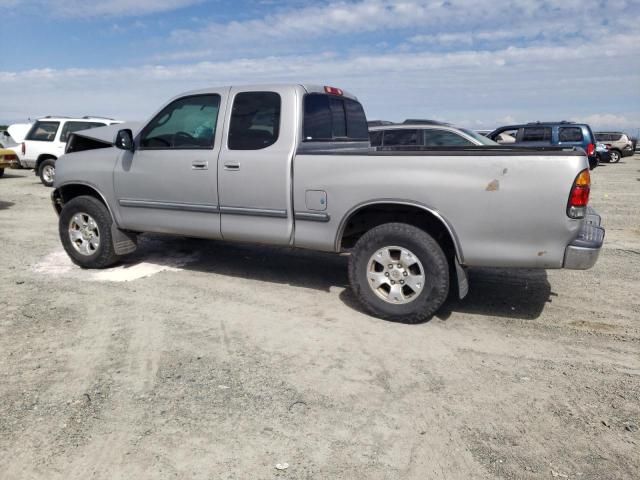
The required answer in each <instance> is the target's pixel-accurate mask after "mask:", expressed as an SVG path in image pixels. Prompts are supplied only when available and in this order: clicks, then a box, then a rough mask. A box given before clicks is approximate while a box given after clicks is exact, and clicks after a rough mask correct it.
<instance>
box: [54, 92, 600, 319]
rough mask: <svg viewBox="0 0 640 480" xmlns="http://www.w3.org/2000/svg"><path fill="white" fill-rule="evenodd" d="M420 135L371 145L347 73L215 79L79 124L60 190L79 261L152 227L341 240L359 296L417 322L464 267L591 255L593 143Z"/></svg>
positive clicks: (99, 257) (113, 258)
mask: <svg viewBox="0 0 640 480" xmlns="http://www.w3.org/2000/svg"><path fill="white" fill-rule="evenodd" d="M415 149H416V150H398V151H389V152H387V151H376V150H374V149H372V148H371V147H370V144H369V139H368V130H367V121H366V117H365V114H364V110H363V108H362V106H361V104H360V103H359V102H358V101H357V98H356V97H354V96H352V95H350V94H349V93H347V92H345V91H343V90H341V89H338V88H334V87H315V86H304V85H261V86H243V87H224V88H210V89H206V90H198V91H194V92H188V93H185V94H182V95H179V96H178V97H175V98H174V99H172V100H171V101H169V102H168V103H167V104H165V105H164V106H163V107H162V108H161V109H160V110H159V111H158V113H156V114H155V115H154V116H153V117H152V118H151V119H150V120H149V121H148V122H146V124H145V125H144V126H143V127H142V128H139V127H131V126H129V125H126V124H125V125H114V126H110V127H102V128H96V129H94V130H85V131H83V132H76V133H75V134H73V136H72V138H71V140H70V141H69V145H68V147H67V153H66V154H65V155H63V156H62V157H61V158H60V159H59V160H58V165H57V170H58V172H57V174H56V179H55V190H54V191H53V194H52V201H53V205H54V208H55V209H56V211H57V212H58V214H59V229H58V230H59V234H60V240H61V242H62V245H63V247H64V249H65V251H66V252H67V254H68V255H69V257H70V258H71V260H72V261H73V262H75V263H76V264H78V265H80V266H82V267H85V268H103V267H108V266H110V265H113V264H114V263H116V262H117V261H118V259H119V258H120V257H121V255H125V254H127V253H130V252H132V251H133V250H135V249H136V245H137V243H136V242H137V236H138V235H139V234H140V233H142V232H159V233H165V234H175V235H185V236H190V237H202V238H210V239H224V240H226V241H236V242H255V243H262V244H270V245H284V246H289V247H299V248H307V249H312V250H319V251H325V252H334V253H342V252H344V253H349V254H350V257H349V280H350V284H351V287H352V289H353V292H354V294H355V297H356V298H357V299H358V300H359V302H360V303H361V304H362V305H363V306H364V308H366V309H367V311H369V312H371V313H372V314H374V315H377V316H379V317H381V318H386V319H390V320H394V321H402V322H407V323H415V322H419V321H422V320H424V319H426V318H428V317H430V316H431V315H433V313H434V312H436V311H437V310H438V309H439V308H440V307H441V305H442V304H443V302H444V301H445V299H446V298H447V295H448V292H449V288H450V286H452V288H453V289H454V291H456V293H458V295H460V297H464V296H465V295H466V293H467V289H468V281H467V276H466V273H465V269H464V267H466V266H469V267H472V266H477V267H517V268H543V269H546V268H569V269H586V268H590V267H591V266H593V265H594V263H595V262H596V260H597V258H598V254H599V251H600V248H601V246H602V242H603V239H604V229H603V228H602V227H601V226H600V217H599V216H598V215H597V214H595V213H594V212H593V211H591V210H589V209H588V206H587V204H588V200H589V188H590V177H589V170H588V161H587V157H586V155H585V153H584V151H583V150H581V149H573V148H572V149H563V148H548V149H546V150H540V149H527V148H522V147H520V148H511V147H493V146H488V145H483V146H480V147H479V146H475V145H471V146H469V147H458V148H455V149H451V150H447V149H435V150H434V149H433V148H432V147H424V146H423V147H415ZM549 172H552V174H550V173H549ZM541 189H542V190H541ZM542 191H543V192H544V194H541V192H542Z"/></svg>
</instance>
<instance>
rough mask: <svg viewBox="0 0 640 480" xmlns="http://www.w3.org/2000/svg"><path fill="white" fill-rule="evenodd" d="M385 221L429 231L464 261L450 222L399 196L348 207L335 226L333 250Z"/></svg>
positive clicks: (351, 243)
mask: <svg viewBox="0 0 640 480" xmlns="http://www.w3.org/2000/svg"><path fill="white" fill-rule="evenodd" d="M388 222H405V223H408V224H410V225H413V226H416V227H418V228H421V229H423V230H425V231H426V232H427V233H429V234H431V235H432V236H433V237H434V239H435V240H436V241H438V243H440V244H441V247H443V249H444V250H445V253H449V254H453V256H454V257H455V258H456V260H457V261H458V262H459V263H460V264H463V263H464V254H463V251H462V247H461V246H460V241H459V239H458V236H457V235H456V233H455V230H454V228H453V226H452V225H451V224H450V223H449V221H448V220H447V219H446V218H445V217H444V216H443V215H442V214H441V213H440V212H439V211H438V210H436V209H434V208H432V207H429V206H427V205H424V204H421V203H418V202H413V201H410V200H401V199H379V200H372V201H368V202H365V203H361V204H359V205H356V206H355V207H353V208H352V209H351V210H349V211H348V212H347V213H346V214H345V215H344V217H343V218H342V220H341V221H340V225H339V227H338V232H337V234H336V239H335V249H336V251H338V252H339V251H342V250H344V249H345V248H349V247H350V246H352V245H353V244H355V242H356V241H357V240H358V239H359V238H360V237H361V236H362V235H363V234H364V233H365V232H366V231H367V230H369V229H371V228H373V227H376V226H378V225H381V224H383V223H388Z"/></svg>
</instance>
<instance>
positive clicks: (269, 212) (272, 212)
mask: <svg viewBox="0 0 640 480" xmlns="http://www.w3.org/2000/svg"><path fill="white" fill-rule="evenodd" d="M220 212H221V213H226V214H229V215H250V216H254V217H273V218H287V217H288V215H287V211H286V210H276V209H272V208H249V207H220Z"/></svg>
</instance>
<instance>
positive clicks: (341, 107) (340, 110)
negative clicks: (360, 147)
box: [304, 93, 369, 142]
mask: <svg viewBox="0 0 640 480" xmlns="http://www.w3.org/2000/svg"><path fill="white" fill-rule="evenodd" d="M304 140H305V141H316V142H317V141H334V142H335V141H362V142H366V141H367V140H369V129H368V126H367V117H366V116H365V114H364V110H363V109H362V105H360V103H359V102H357V101H355V100H352V99H350V98H344V97H336V96H333V95H325V94H322V93H310V94H307V95H305V97H304Z"/></svg>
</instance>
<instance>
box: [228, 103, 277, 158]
mask: <svg viewBox="0 0 640 480" xmlns="http://www.w3.org/2000/svg"><path fill="white" fill-rule="evenodd" d="M281 103H282V102H281V99H280V95H278V94H277V93H275V92H244V93H239V94H237V95H236V97H235V100H234V101H233V109H232V111H231V123H230V124H229V141H228V145H229V150H260V149H263V148H267V147H269V146H271V145H273V144H274V143H276V142H277V141H278V137H279V135H280V110H281Z"/></svg>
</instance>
